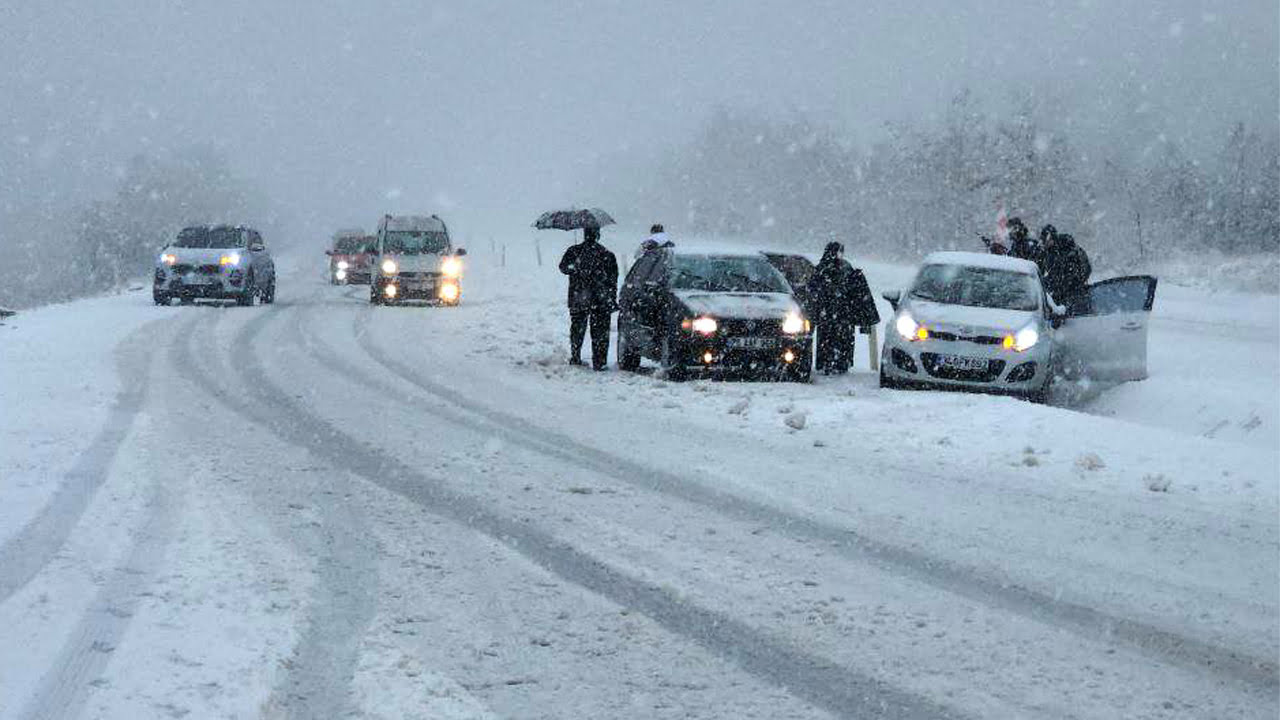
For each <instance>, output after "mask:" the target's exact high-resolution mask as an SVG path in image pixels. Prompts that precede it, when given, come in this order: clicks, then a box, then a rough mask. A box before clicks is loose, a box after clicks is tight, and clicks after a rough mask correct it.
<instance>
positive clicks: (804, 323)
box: [782, 313, 809, 335]
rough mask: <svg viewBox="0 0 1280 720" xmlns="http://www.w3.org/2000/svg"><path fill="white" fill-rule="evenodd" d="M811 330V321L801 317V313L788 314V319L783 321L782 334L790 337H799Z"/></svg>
mask: <svg viewBox="0 0 1280 720" xmlns="http://www.w3.org/2000/svg"><path fill="white" fill-rule="evenodd" d="M808 329H809V321H808V320H805V319H804V318H802V317H800V314H799V313H787V317H786V319H784V320H783V321H782V332H784V333H786V334H788V335H798V334H800V333H802V332H805V331H806V330H808Z"/></svg>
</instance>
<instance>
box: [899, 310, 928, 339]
mask: <svg viewBox="0 0 1280 720" xmlns="http://www.w3.org/2000/svg"><path fill="white" fill-rule="evenodd" d="M893 327H894V329H896V330H897V331H898V335H900V336H902V339H903V340H928V339H929V328H927V327H925V326H923V325H921V324H920V323H918V322H916V319H915V318H913V317H911V313H908V312H907V311H906V310H903V311H902V312H900V313H898V319H897V320H896V321H895V322H894V323H893Z"/></svg>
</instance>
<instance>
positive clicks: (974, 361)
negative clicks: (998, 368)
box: [938, 355, 987, 370]
mask: <svg viewBox="0 0 1280 720" xmlns="http://www.w3.org/2000/svg"><path fill="white" fill-rule="evenodd" d="M938 365H939V366H940V367H944V368H950V369H952V370H986V369H987V359H986V358H974V357H964V356H963V355H939V356H938Z"/></svg>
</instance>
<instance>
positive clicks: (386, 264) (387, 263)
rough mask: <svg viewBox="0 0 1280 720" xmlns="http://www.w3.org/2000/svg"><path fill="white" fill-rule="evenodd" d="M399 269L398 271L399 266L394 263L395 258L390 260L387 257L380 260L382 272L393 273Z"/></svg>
mask: <svg viewBox="0 0 1280 720" xmlns="http://www.w3.org/2000/svg"><path fill="white" fill-rule="evenodd" d="M399 271H400V266H399V265H396V261H395V260H392V259H391V258H387V259H386V260H383V261H382V272H384V273H386V274H387V275H395V274H396V273H397V272H399Z"/></svg>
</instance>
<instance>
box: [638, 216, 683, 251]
mask: <svg viewBox="0 0 1280 720" xmlns="http://www.w3.org/2000/svg"><path fill="white" fill-rule="evenodd" d="M673 244H674V243H672V242H671V241H670V240H668V239H667V231H666V230H665V229H663V227H662V224H661V223H654V224H653V225H652V226H651V227H650V228H649V237H647V238H645V239H644V240H642V241H641V242H640V248H639V249H638V250H636V257H640V256H641V255H643V254H645V253H647V252H649V251H650V250H657V249H658V248H661V247H671V246H672V245H673Z"/></svg>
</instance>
